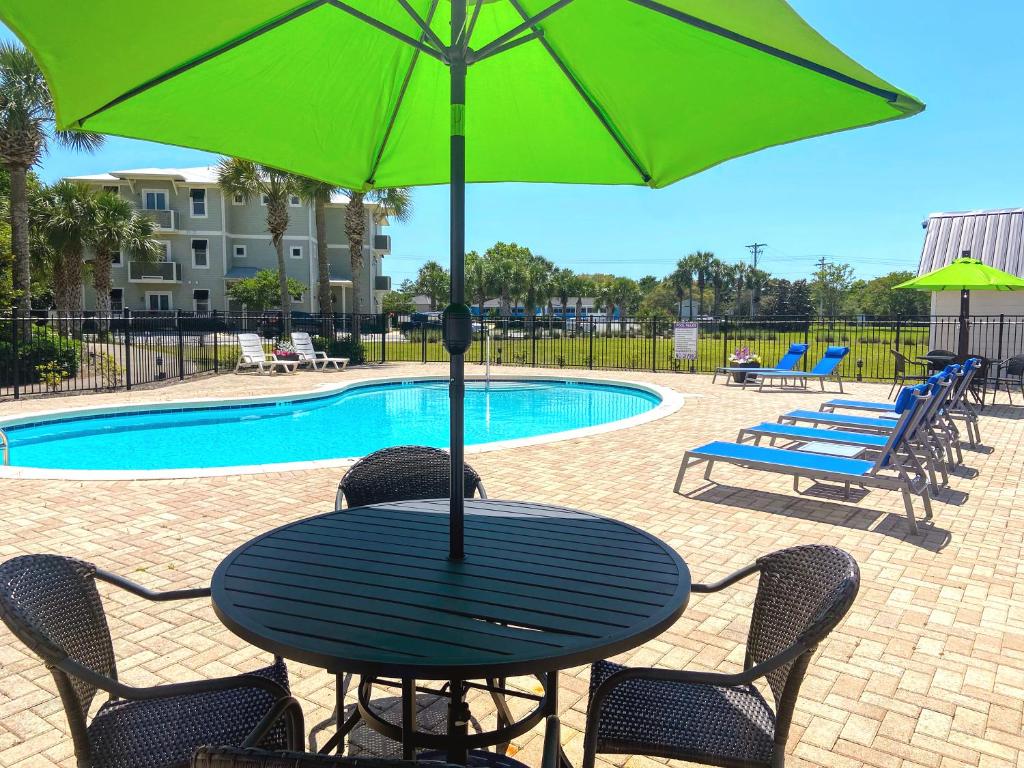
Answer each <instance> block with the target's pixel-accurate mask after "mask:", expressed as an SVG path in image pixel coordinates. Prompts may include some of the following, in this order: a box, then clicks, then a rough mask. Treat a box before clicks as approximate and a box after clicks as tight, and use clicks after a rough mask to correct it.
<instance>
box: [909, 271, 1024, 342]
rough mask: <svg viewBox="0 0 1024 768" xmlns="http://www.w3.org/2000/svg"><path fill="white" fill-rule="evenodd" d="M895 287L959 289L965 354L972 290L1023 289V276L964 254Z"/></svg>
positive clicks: (960, 323)
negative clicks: (1020, 276)
mask: <svg viewBox="0 0 1024 768" xmlns="http://www.w3.org/2000/svg"><path fill="white" fill-rule="evenodd" d="M893 288H894V289H903V290H910V291H932V292H934V291H960V321H959V326H960V327H959V333H958V334H957V354H958V355H960V357H966V356H967V354H968V349H969V348H970V323H969V321H968V318H969V317H970V316H971V291H1024V280H1022V279H1021V278H1019V277H1017V276H1016V275H1011V274H1010V273H1009V272H1003V270H1001V269H996V268H995V267H990V266H988V265H987V264H983V263H982V262H981V261H979V260H978V259H972V258H971V257H970V256H961V257H960V258H958V259H954V260H953V262H952V263H951V264H947V265H946V266H944V267H939V269H936V270H932V271H931V272H929V273H928V274H926V275H919V276H917V277H914V278H911V279H910V280H906V281H904V282H902V283H900V284H899V285H895V286H893Z"/></svg>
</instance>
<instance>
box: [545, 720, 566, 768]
mask: <svg viewBox="0 0 1024 768" xmlns="http://www.w3.org/2000/svg"><path fill="white" fill-rule="evenodd" d="M561 732H562V727H561V723H560V722H559V721H558V718H557V717H555V716H554V715H548V717H547V719H546V720H545V721H544V750H543V752H542V753H541V758H540V768H560V766H561V764H562V741H561Z"/></svg>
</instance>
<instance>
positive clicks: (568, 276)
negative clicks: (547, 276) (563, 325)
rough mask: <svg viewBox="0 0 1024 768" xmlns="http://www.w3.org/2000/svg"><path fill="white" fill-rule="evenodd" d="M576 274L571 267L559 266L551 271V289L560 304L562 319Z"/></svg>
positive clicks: (571, 294) (571, 293)
mask: <svg viewBox="0 0 1024 768" xmlns="http://www.w3.org/2000/svg"><path fill="white" fill-rule="evenodd" d="M575 283H576V275H575V273H574V272H573V271H572V270H571V269H564V268H562V267H559V268H558V269H556V270H555V271H554V272H552V273H551V291H552V293H554V294H555V296H557V297H558V303H559V304H561V305H562V319H563V320H564V319H565V312H566V309H567V308H568V306H569V297H570V296H573V295H574V293H573V290H574V288H573V287H574V284H575Z"/></svg>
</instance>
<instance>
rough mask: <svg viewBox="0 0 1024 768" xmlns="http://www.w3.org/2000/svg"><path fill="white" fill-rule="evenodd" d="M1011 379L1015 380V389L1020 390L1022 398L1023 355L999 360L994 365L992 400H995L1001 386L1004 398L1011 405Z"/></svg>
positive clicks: (1023, 393)
mask: <svg viewBox="0 0 1024 768" xmlns="http://www.w3.org/2000/svg"><path fill="white" fill-rule="evenodd" d="M1012 379H1017V382H1016V383H1017V387H1018V389H1020V394H1021V397H1024V355H1014V356H1013V357H1008V358H1006V359H1005V360H1000V361H999V363H998V364H997V365H996V377H995V383H994V386H993V390H994V391H993V393H992V397H993V399H995V395H996V394H997V393H998V392H999V385H1000V384H1002V385H1003V386H1004V387H1005V388H1006V396H1007V397H1008V398H1009V399H1010V405H1013V395H1011V394H1010V382H1011V380H1012Z"/></svg>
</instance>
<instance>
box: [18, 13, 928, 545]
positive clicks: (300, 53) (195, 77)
mask: <svg viewBox="0 0 1024 768" xmlns="http://www.w3.org/2000/svg"><path fill="white" fill-rule="evenodd" d="M0 19H2V20H3V21H4V22H5V23H6V24H7V25H8V26H10V27H11V29H13V30H14V31H15V33H16V34H17V35H18V36H19V37H20V38H21V39H22V40H23V41H24V42H25V44H26V45H27V46H28V47H29V48H30V49H31V50H32V52H33V53H34V54H35V56H36V58H37V59H38V61H39V63H40V66H41V67H42V69H43V71H44V72H45V73H46V76H47V80H48V81H49V84H50V87H51V89H52V91H53V94H54V102H55V107H56V111H57V117H58V123H59V125H60V127H62V128H79V129H86V130H92V131H98V132H101V133H108V134H116V135H122V136H131V137H136V138H143V139H149V140H152V141H160V142H166V143H168V144H179V145H183V146H189V147H198V148H201V149H207V150H213V151H216V152H224V153H228V154H232V155H236V156H238V157H245V158H249V159H252V160H256V161H259V162H261V163H265V164H267V165H272V166H277V167H279V168H285V169H287V170H289V171H293V172H295V173H301V174H304V175H306V176H311V177H314V178H318V179H323V180H326V181H329V182H334V183H337V184H339V185H342V186H346V187H355V188H369V187H390V186H410V185H420V184H448V183H450V184H451V278H452V285H451V305H450V306H449V308H448V310H446V315H445V321H444V337H445V346H446V347H447V348H448V349H449V351H450V352H451V374H450V381H451V386H450V394H451V414H450V428H451V443H450V447H451V456H452V478H453V482H452V483H451V513H452V514H451V523H450V553H451V555H452V556H453V557H461V556H462V553H463V546H462V541H463V532H462V517H463V515H462V511H463V500H462V487H463V484H462V482H461V477H462V469H461V468H462V461H463V424H462V419H463V413H462V400H463V395H464V386H463V364H464V355H463V351H464V349H465V348H466V346H467V345H468V342H469V340H470V338H471V336H472V333H471V325H470V314H469V308H468V307H467V306H466V305H465V300H464V299H465V297H464V282H465V281H464V251H465V248H464V244H465V185H466V182H467V181H468V182H494V181H527V182H565V183H578V184H638V185H644V186H650V187H663V186H665V185H667V184H671V183H673V182H675V181H678V180H679V179H682V178H684V177H686V176H689V175H692V174H694V173H698V172H700V171H702V170H704V169H706V168H710V167H711V166H713V165H717V164H718V163H721V162H723V161H725V160H728V159H730V158H734V157H738V156H740V155H745V154H748V153H750V152H756V151H757V150H760V149H763V148H765V147H770V146H774V145H778V144H784V143H787V142H791V141H797V140H799V139H804V138H807V137H810V136H820V135H823V134H827V133H834V132H837V131H843V130H848V129H851V128H857V127H861V126H865V125H872V124H875V123H882V122H885V121H888V120H896V119H899V118H904V117H908V116H910V115H914V114H916V113H917V112H920V111H921V110H922V109H924V105H923V104H922V103H921V102H919V101H917V100H916V99H914V98H913V97H912V96H909V95H908V94H906V93H904V92H903V91H900V90H899V89H897V88H895V87H894V86H892V85H890V84H889V83H887V82H886V81H885V80H883V79H881V78H880V77H878V76H877V75H875V74H873V73H872V72H870V71H868V70H867V69H865V68H864V67H862V66H861V65H860V64H858V63H857V62H855V61H853V60H852V59H850V58H849V57H848V56H846V55H845V54H843V52H842V51H840V50H839V49H838V48H836V47H835V46H833V45H832V44H830V43H829V42H828V41H827V40H825V39H824V38H823V37H822V36H821V35H819V34H818V33H817V32H815V31H814V30H813V29H812V28H811V27H810V26H809V25H808V24H807V23H806V22H805V21H804V20H803V19H801V18H800V16H799V15H797V14H796V13H795V12H794V11H793V9H792V8H790V7H789V5H788V4H787V3H786V2H784V0H729V1H728V2H720V1H718V0H468V2H467V0H312V1H309V0H303V1H302V2H297V1H296V0H217V2H209V0H206V1H205V2H196V1H195V0H187V1H186V2H184V3H178V4H175V5H170V6H167V5H163V4H161V3H152V2H125V0H91V2H88V3H85V2H68V0H4V2H3V3H2V5H0ZM446 145H447V149H446Z"/></svg>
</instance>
